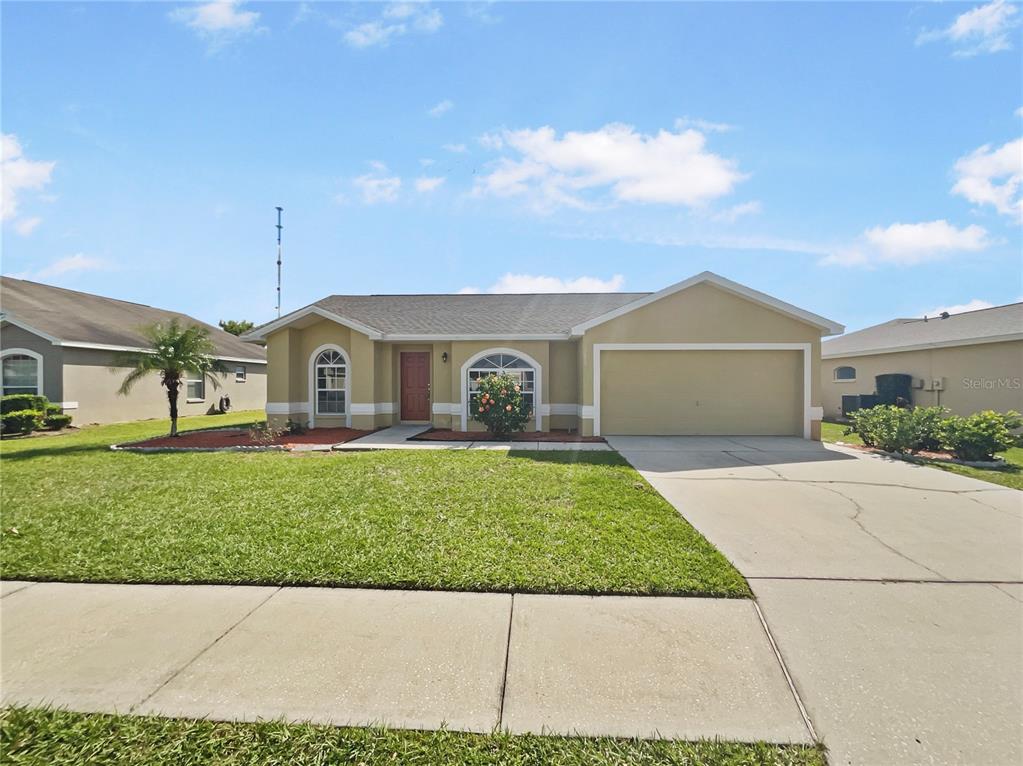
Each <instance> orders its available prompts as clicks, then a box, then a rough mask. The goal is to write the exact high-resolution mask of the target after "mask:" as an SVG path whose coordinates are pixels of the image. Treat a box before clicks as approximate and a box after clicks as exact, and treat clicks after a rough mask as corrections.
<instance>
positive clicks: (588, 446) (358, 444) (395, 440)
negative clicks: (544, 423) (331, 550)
mask: <svg viewBox="0 0 1023 766" xmlns="http://www.w3.org/2000/svg"><path fill="white" fill-rule="evenodd" d="M429 430H430V426H428V425H411V424H409V425H405V424H402V425H397V426H391V427H390V428H383V429H381V430H379V431H374V432H373V433H371V434H369V435H367V436H363V437H362V438H361V439H357V440H355V441H351V442H345V443H343V444H335V445H334V447H333V449H334V450H336V451H338V452H358V451H360V450H379V449H440V450H466V449H472V450H504V449H514V450H525V451H527V452H536V451H538V450H551V451H555V450H585V451H590V452H608V451H610V449H611V448H610V447H608V446H607V445H606V444H602V443H600V442H547V441H543V442H533V441H521V442H520V441H516V442H495V441H409V439H411V438H412V437H413V436H417V435H418V434H421V433H423V432H424V431H429Z"/></svg>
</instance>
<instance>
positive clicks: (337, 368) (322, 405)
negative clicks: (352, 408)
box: [313, 348, 348, 415]
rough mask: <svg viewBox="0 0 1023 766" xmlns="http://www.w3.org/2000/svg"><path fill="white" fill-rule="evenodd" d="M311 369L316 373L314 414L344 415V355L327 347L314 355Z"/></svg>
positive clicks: (345, 382) (345, 380) (345, 371)
mask: <svg viewBox="0 0 1023 766" xmlns="http://www.w3.org/2000/svg"><path fill="white" fill-rule="evenodd" d="M313 370H314V372H315V375H316V414H317V415H344V414H345V388H346V386H347V372H348V370H347V368H346V366H345V358H344V356H342V355H341V353H340V352H338V351H335V350H334V349H331V348H329V349H327V350H326V351H324V352H323V353H321V354H320V355H319V356H318V357H316V363H315V364H314V365H313Z"/></svg>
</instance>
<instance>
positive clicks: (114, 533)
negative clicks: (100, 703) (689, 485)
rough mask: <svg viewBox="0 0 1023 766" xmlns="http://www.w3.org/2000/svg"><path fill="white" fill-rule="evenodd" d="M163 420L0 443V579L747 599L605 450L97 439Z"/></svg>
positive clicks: (734, 575) (151, 430)
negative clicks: (218, 448) (304, 447)
mask: <svg viewBox="0 0 1023 766" xmlns="http://www.w3.org/2000/svg"><path fill="white" fill-rule="evenodd" d="M252 417H253V414H251V413H250V414H248V415H246V414H245V413H238V414H233V415H229V416H225V417H219V418H218V417H201V418H194V419H190V420H189V421H185V422H184V423H183V427H184V428H188V427H195V426H205V427H209V426H211V425H223V424H226V423H232V422H234V423H237V422H242V421H244V420H246V419H252ZM164 428H165V424H164V423H163V422H160V421H151V422H149V423H135V424H129V425H117V426H97V427H91V428H86V429H82V431H81V432H79V433H75V434H69V435H62V436H49V437H41V438H31V439H20V440H19V439H12V440H6V441H4V442H3V443H2V444H0V470H2V473H3V481H2V483H0V502H2V506H3V524H2V538H0V574H2V576H3V577H4V578H8V579H28V580H65V581H93V582H177V583H185V582H193V583H194V582H207V583H260V584H292V585H300V584H317V585H344V586H371V587H407V588H437V589H450V590H483V591H512V592H540V593H630V594H632V593H635V594H693V595H697V594H699V595H714V596H729V597H747V596H749V595H750V594H749V589H748V586H747V585H746V582H745V581H744V580H743V578H742V576H741V575H740V574H739V573H738V572H737V571H736V570H735V568H734V567H732V565H731V564H729V562H728V561H727V560H726V559H725V558H724V557H723V556H722V555H721V554H720V553H719V552H718V551H717V550H716V549H715V548H714V547H713V546H711V544H710V543H709V542H707V540H705V539H704V538H703V537H702V536H701V535H700V534H699V533H698V532H696V531H695V530H694V529H693V528H692V527H691V526H690V525H689V524H688V523H686V521H685V520H684V519H682V517H680V516H679V515H678V513H677V512H676V511H675V510H674V509H673V508H672V507H671V505H669V504H668V503H667V501H665V500H664V499H663V498H662V497H661V496H660V495H658V494H657V493H656V492H655V491H654V490H653V489H652V488H651V487H650V486H649V485H648V484H647V483H646V482H645V481H644V480H643V479H642V477H640V475H639V474H638V473H636V471H635V470H633V469H632V468H631V467H630V466H629V465H628V464H626V463H625V462H624V460H622V459H621V458H620V457H619V456H618V455H617V454H616V453H612V452H511V453H508V452H503V451H502V452H492V451H480V452H464V451H461V452H451V451H432V450H431V451H425V450H420V451H404V450H402V451H398V450H395V451H387V452H354V453H333V454H308V453H307V454H297V453H291V454H288V453H275V452H263V453H239V452H217V453H195V452H191V453H170V452H162V453H150V454H138V453H125V452H112V451H111V450H109V448H108V445H109V444H110V443H111V442H114V441H126V440H130V439H139V438H144V437H146V436H148V435H152V434H156V433H160V432H161V431H162V430H163V429H164Z"/></svg>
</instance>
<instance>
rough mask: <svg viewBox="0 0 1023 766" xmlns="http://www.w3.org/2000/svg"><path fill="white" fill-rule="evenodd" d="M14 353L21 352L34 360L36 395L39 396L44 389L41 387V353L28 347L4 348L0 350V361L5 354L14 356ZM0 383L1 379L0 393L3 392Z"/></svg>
mask: <svg viewBox="0 0 1023 766" xmlns="http://www.w3.org/2000/svg"><path fill="white" fill-rule="evenodd" d="M15 354H23V355H24V356H30V357H32V358H33V359H35V360H36V396H41V395H42V393H43V391H45V390H46V389H44V388H43V366H44V365H43V355H42V354H40V353H39V352H38V351H33V350H32V349H30V348H5V349H4V350H3V351H0V362H2V361H3V358H4V357H5V356H14V355H15ZM2 383H3V381H2V380H0V395H2V394H3V388H2Z"/></svg>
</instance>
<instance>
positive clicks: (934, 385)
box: [931, 378, 945, 391]
mask: <svg viewBox="0 0 1023 766" xmlns="http://www.w3.org/2000/svg"><path fill="white" fill-rule="evenodd" d="M931 389H932V390H934V391H944V390H945V379H944V378H935V379H934V380H932V381H931Z"/></svg>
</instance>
